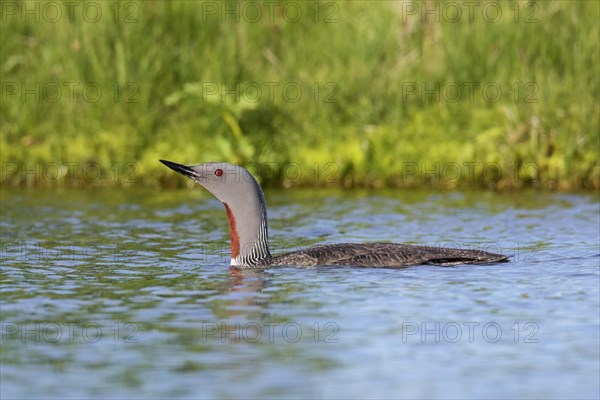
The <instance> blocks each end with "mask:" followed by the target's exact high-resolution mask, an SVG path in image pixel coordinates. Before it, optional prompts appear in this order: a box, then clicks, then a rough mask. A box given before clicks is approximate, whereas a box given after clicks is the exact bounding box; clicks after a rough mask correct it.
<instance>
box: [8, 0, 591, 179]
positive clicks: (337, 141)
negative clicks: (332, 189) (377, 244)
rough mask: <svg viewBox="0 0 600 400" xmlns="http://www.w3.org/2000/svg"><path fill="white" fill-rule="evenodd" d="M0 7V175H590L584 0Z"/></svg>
mask: <svg viewBox="0 0 600 400" xmlns="http://www.w3.org/2000/svg"><path fill="white" fill-rule="evenodd" d="M10 3H11V4H12V5H13V6H15V8H7V7H6V6H5V5H3V7H2V24H1V30H0V46H1V47H0V48H1V52H2V54H1V57H0V58H1V60H2V61H1V68H0V73H1V81H2V103H1V104H2V107H1V110H0V117H1V121H0V146H1V154H0V161H1V163H2V174H1V176H0V183H1V184H2V185H4V186H13V185H37V186H44V185H48V186H50V185H59V186H61V185H62V186H87V185H138V184H139V185H176V184H183V182H184V181H183V180H182V179H180V178H179V177H177V176H175V174H174V173H173V172H172V171H170V170H169V169H167V168H165V167H164V166H162V165H161V164H160V163H159V162H158V161H157V160H158V159H159V158H165V159H170V160H173V161H178V162H182V163H195V162H204V161H209V160H223V161H229V162H234V163H241V164H244V165H247V166H248V167H249V168H250V169H252V170H253V171H254V172H255V173H256V174H257V175H258V176H259V178H260V179H261V180H262V182H263V184H265V185H267V186H278V185H285V186H287V185H343V186H419V185H433V186H440V187H457V186H458V187H461V186H465V187H466V186H482V187H494V188H498V189H510V188H520V187H531V186H534V187H541V188H551V189H561V190H578V189H590V188H596V189H597V188H599V187H600V168H599V165H598V158H599V145H600V143H599V135H600V133H599V132H600V127H599V120H600V112H599V102H598V99H599V94H600V91H599V80H598V76H599V72H600V71H599V65H600V64H599V55H600V46H599V41H600V40H599V37H600V31H599V27H598V23H597V21H598V20H599V19H600V11H599V10H600V5H599V4H598V3H597V2H593V1H556V2H537V3H527V2H519V3H514V2H512V1H511V2H494V3H485V2H482V3H481V6H477V8H474V9H469V8H468V7H467V5H464V4H462V3H453V4H459V7H460V8H456V7H455V8H454V9H452V8H444V6H442V5H441V4H442V3H439V4H438V7H439V8H438V10H437V11H435V12H434V13H433V14H430V15H429V17H428V18H424V17H423V16H422V12H423V11H424V9H425V7H428V8H429V9H434V10H435V8H434V7H435V2H428V3H426V4H425V3H422V2H392V1H389V2H386V1H381V2H366V1H365V2H363V1H353V2H335V3H334V2H319V3H317V2H289V3H284V2H281V4H280V5H278V6H272V5H269V4H270V3H269V4H265V3H264V2H253V3H248V2H246V3H232V2H195V1H183V2H167V1H152V2H144V3H141V2H121V3H113V2H96V3H86V2H81V3H80V2H74V4H75V6H74V7H72V8H71V9H70V11H69V9H68V8H67V6H64V7H63V8H62V9H59V12H60V16H58V17H57V15H58V14H57V13H56V11H55V10H52V9H50V8H45V5H44V3H43V2H42V3H40V2H27V3H21V2H19V3H14V2H10ZM52 3H53V4H59V5H60V4H63V3H60V2H52ZM36 4H37V6H36ZM90 4H91V5H90ZM98 4H100V5H101V8H100V9H95V7H96V6H97V5H98ZM489 4H492V5H491V6H489ZM515 4H516V6H515ZM25 7H29V8H25ZM35 7H38V11H36V8H35ZM27 10H30V11H29V14H27V13H26V12H24V11H27ZM31 10H33V11H31ZM457 11H458V12H460V13H461V14H460V15H459V14H457ZM32 13H33V14H32ZM36 13H37V14H38V15H35V14H36ZM259 14H260V15H259ZM36 17H37V18H36ZM36 19H37V20H36ZM436 19H437V21H436Z"/></svg>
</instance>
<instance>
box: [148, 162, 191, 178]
mask: <svg viewBox="0 0 600 400" xmlns="http://www.w3.org/2000/svg"><path fill="white" fill-rule="evenodd" d="M158 161H160V162H161V163H163V164H165V165H166V166H167V167H169V168H171V169H172V170H173V171H176V172H179V173H180V174H183V175H185V176H187V177H189V178H192V179H195V178H197V177H198V173H197V172H196V171H194V170H193V169H192V168H191V167H188V166H187V165H183V164H177V163H174V162H172V161H166V160H158Z"/></svg>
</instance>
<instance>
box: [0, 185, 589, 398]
mask: <svg viewBox="0 0 600 400" xmlns="http://www.w3.org/2000/svg"><path fill="white" fill-rule="evenodd" d="M266 197H267V201H268V203H269V219H270V237H271V242H272V252H273V253H274V254H276V253H277V252H278V251H279V250H293V249H295V248H298V247H301V246H305V245H310V244H313V243H331V242H353V241H396V242H409V243H415V244H423V245H444V246H451V247H456V246H460V247H471V248H476V249H481V250H488V251H495V252H501V253H505V254H511V255H512V256H513V257H512V262H510V263H507V264H496V265H485V266H459V267H452V268H443V267H434V266H418V267H411V268H404V269H398V270H389V269H352V268H344V267H336V268H331V267H324V268H314V269H299V268H288V267H286V268H273V269H267V270H265V271H262V272H240V271H237V270H235V269H232V268H230V267H229V265H228V262H229V244H228V238H229V237H228V232H227V221H226V218H225V211H224V210H223V207H222V205H221V204H220V203H219V202H218V201H217V200H215V199H213V198H212V197H210V195H208V194H207V193H206V192H205V191H203V190H201V189H200V188H198V189H197V190H193V191H150V190H142V191H140V190H132V189H130V190H97V191H77V190H71V191H43V190H27V191H8V190H4V189H3V191H2V199H1V200H2V218H1V223H0V228H1V239H2V251H1V261H2V262H1V276H2V287H1V300H0V306H1V311H2V313H1V324H2V327H1V328H2V329H1V334H2V337H1V363H2V368H1V372H0V373H1V380H2V385H0V387H1V389H0V390H1V392H0V395H1V396H0V397H2V398H3V399H9V398H61V399H64V398H81V397H102V398H111V397H115V398H117V397H118V398H124V397H128V398H210V399H214V398H224V399H228V398H277V399H279V398H344V399H347V398H361V399H362V398H457V397H468V398H478V399H481V398H597V397H598V395H599V390H600V389H599V374H600V365H599V364H600V349H599V346H600V344H599V343H600V342H599V341H600V338H599V326H600V322H599V314H600V304H599V303H600V299H599V286H600V277H599V261H600V249H599V243H600V238H599V229H600V221H599V202H598V198H597V197H595V196H591V195H566V194H540V193H533V192H531V193H528V192H518V193H507V194H503V193H501V194H496V193H485V192H441V193H440V192H430V191H408V190H404V191H377V192H368V191H355V192H340V191H331V190H319V191H310V190H292V191H271V192H267V193H266Z"/></svg>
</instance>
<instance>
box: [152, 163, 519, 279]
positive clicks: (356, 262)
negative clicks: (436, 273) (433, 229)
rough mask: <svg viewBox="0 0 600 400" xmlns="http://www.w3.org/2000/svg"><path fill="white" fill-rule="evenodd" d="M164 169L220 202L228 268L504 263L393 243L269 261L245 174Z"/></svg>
mask: <svg viewBox="0 0 600 400" xmlns="http://www.w3.org/2000/svg"><path fill="white" fill-rule="evenodd" d="M160 162H162V163H163V164H165V165H166V166H167V167H169V168H171V169H172V170H174V171H177V172H179V173H181V174H183V175H185V176H187V177H189V178H191V179H193V180H195V181H196V182H198V183H199V184H200V185H202V186H203V187H204V188H205V189H207V190H208V191H209V192H211V193H212V194H213V195H214V196H215V197H216V198H217V199H219V200H220V201H221V202H223V205H224V206H225V210H226V211H227V218H228V220H229V234H230V237H231V265H233V266H239V267H248V268H250V267H265V266H270V265H289V266H316V265H346V266H355V267H387V268H393V267H403V266H409V265H419V264H433V265H443V266H449V265H458V264H487V263H495V262H505V261H508V257H507V256H504V255H501V254H493V253H488V252H485V251H479V250H467V249H452V248H444V247H427V246H414V245H408V244H396V243H340V244H327V245H320V246H312V247H308V248H305V249H301V250H298V251H293V252H291V253H286V254H281V255H278V256H275V257H273V256H271V253H270V251H269V241H268V233H267V205H266V203H265V197H264V195H263V192H262V190H261V188H260V186H259V185H258V182H256V179H254V177H253V176H252V174H250V172H248V171H247V170H246V169H244V168H242V167H240V166H238V165H234V164H229V163H223V162H210V163H206V164H200V165H193V166H186V165H182V164H177V163H174V162H171V161H165V160H160Z"/></svg>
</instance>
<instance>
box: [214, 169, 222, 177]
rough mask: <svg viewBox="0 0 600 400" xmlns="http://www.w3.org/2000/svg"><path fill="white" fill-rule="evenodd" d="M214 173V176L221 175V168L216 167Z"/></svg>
mask: <svg viewBox="0 0 600 400" xmlns="http://www.w3.org/2000/svg"><path fill="white" fill-rule="evenodd" d="M215 175H216V176H221V175H223V170H222V169H221V168H218V169H216V170H215Z"/></svg>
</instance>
